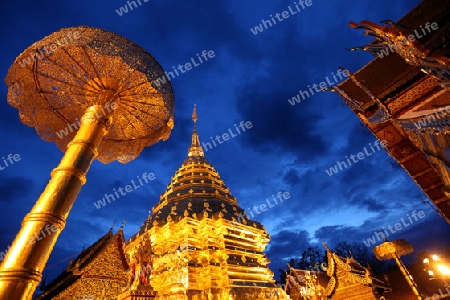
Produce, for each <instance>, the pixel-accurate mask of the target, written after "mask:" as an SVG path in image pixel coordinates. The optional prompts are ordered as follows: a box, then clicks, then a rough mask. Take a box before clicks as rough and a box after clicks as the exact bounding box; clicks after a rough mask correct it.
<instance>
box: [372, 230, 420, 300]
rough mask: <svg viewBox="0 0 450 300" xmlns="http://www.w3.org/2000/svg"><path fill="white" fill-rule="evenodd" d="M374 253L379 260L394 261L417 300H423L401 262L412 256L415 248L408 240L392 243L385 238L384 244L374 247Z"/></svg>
mask: <svg viewBox="0 0 450 300" xmlns="http://www.w3.org/2000/svg"><path fill="white" fill-rule="evenodd" d="M372 251H373V253H374V254H375V256H376V257H377V258H378V260H389V259H394V260H395V262H396V263H397V265H398V267H399V268H400V271H401V272H402V274H403V276H404V277H405V279H406V281H407V282H408V285H409V287H410V288H411V290H412V292H413V294H414V295H415V297H416V299H418V300H422V296H420V293H419V290H418V288H417V284H416V283H415V281H414V280H413V278H412V276H411V275H410V274H409V272H408V269H406V266H405V265H404V264H403V262H402V261H401V260H400V257H401V256H403V255H407V254H410V253H412V252H413V251H414V248H413V247H412V246H411V245H410V244H409V243H408V241H407V240H395V241H391V242H390V241H388V240H387V239H386V238H384V243H382V244H380V245H378V246H376V247H374V248H373V249H372Z"/></svg>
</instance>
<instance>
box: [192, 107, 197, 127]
mask: <svg viewBox="0 0 450 300" xmlns="http://www.w3.org/2000/svg"><path fill="white" fill-rule="evenodd" d="M197 120H198V118H197V104H194V111H193V112H192V121H194V126H195V123H197Z"/></svg>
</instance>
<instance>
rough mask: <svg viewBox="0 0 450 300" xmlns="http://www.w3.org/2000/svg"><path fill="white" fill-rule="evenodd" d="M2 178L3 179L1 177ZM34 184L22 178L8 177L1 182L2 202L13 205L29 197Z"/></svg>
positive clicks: (0, 193) (0, 199) (0, 200)
mask: <svg viewBox="0 0 450 300" xmlns="http://www.w3.org/2000/svg"><path fill="white" fill-rule="evenodd" d="M0 178H1V177H0ZM32 188H33V182H32V181H31V180H29V179H25V178H22V177H8V178H5V179H2V180H1V181H0V195H1V198H0V202H6V203H10V204H11V203H13V202H17V201H20V199H21V198H23V197H26V196H28V191H30V190H31V189H32Z"/></svg>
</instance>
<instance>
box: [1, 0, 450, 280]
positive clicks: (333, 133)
mask: <svg viewBox="0 0 450 300" xmlns="http://www.w3.org/2000/svg"><path fill="white" fill-rule="evenodd" d="M136 2H137V1H136ZM140 2H141V5H139V4H137V6H138V7H135V8H133V10H130V8H129V7H128V8H127V9H128V12H127V13H125V12H124V11H123V10H122V11H120V12H121V14H122V16H120V15H119V13H117V10H119V9H120V7H122V6H126V5H127V1H124V0H111V1H86V0H79V1H56V0H53V1H40V2H39V3H36V1H21V0H17V1H9V2H8V3H6V4H3V5H2V9H1V12H0V22H1V24H2V26H1V35H2V41H3V48H2V55H1V57H0V68H1V70H2V73H3V77H4V76H5V75H6V73H7V71H8V68H9V67H10V65H11V64H12V63H13V61H14V59H15V58H16V57H17V56H18V55H19V54H20V53H21V52H22V51H23V50H25V49H26V48H27V47H28V46H30V45H31V44H32V43H34V42H35V41H37V40H40V39H42V38H43V37H44V36H46V35H49V34H50V33H52V32H54V31H57V30H58V29H60V28H63V27H72V26H79V25H87V26H92V27H99V28H102V29H106V30H110V31H113V32H115V33H118V34H120V35H122V36H124V37H126V38H128V39H130V40H131V41H133V42H135V43H137V44H138V45H140V46H141V47H143V48H144V49H146V50H147V51H148V52H149V53H151V54H152V55H153V56H154V57H155V58H156V60H157V61H158V62H159V63H160V64H161V65H162V67H163V68H164V69H165V70H166V71H173V66H177V65H178V64H181V65H184V64H186V63H188V62H190V61H191V59H194V60H196V59H198V58H197V53H198V54H199V55H201V53H202V52H203V51H204V50H206V52H207V53H208V51H213V53H214V56H213V57H209V59H208V60H207V61H203V63H201V64H200V65H198V66H196V67H193V68H192V69H191V70H189V71H186V72H185V73H180V72H179V76H176V77H175V78H173V79H172V80H171V83H172V88H173V90H174V95H175V128H174V129H173V131H172V133H171V137H170V139H169V140H168V141H165V142H160V143H158V144H156V145H154V146H152V147H149V148H146V149H144V151H143V152H142V153H141V155H140V156H139V157H138V158H137V159H135V160H134V161H131V162H130V163H128V164H125V165H123V164H120V163H117V162H114V163H111V164H108V165H104V164H102V163H100V162H98V161H95V162H94V163H93V165H92V167H91V169H90V171H89V173H88V176H87V183H86V184H85V185H84V187H83V189H82V191H81V193H80V194H79V196H78V199H77V201H76V202H75V205H74V207H73V208H72V211H71V213H70V215H69V218H68V220H67V221H68V222H67V225H66V228H65V229H64V231H63V232H62V234H61V235H60V237H59V240H58V242H57V243H56V246H55V248H54V250H53V253H52V255H51V257H50V260H49V262H48V264H47V269H46V271H45V272H44V277H46V278H47V282H48V281H49V280H50V279H52V278H54V277H55V276H56V275H57V274H59V272H61V271H62V270H63V269H64V268H65V267H66V266H67V265H68V260H69V258H71V257H75V256H76V255H77V254H79V253H80V251H81V250H82V249H83V248H86V247H88V246H90V245H91V244H92V243H93V242H95V241H96V240H97V239H99V238H100V237H101V236H102V235H104V234H105V233H106V232H107V231H108V230H109V229H110V228H111V226H112V225H113V223H114V222H115V224H116V226H115V229H116V230H117V229H118V227H119V226H120V224H121V222H122V221H123V220H124V219H126V225H125V227H124V232H125V237H126V239H128V238H129V237H130V236H131V235H133V234H134V233H135V232H136V231H137V230H138V229H139V227H140V226H141V224H142V222H143V221H144V220H145V219H146V218H147V216H148V212H149V210H150V209H151V207H153V206H154V205H155V204H156V203H157V201H158V199H159V195H160V194H161V193H162V192H164V190H165V187H166V185H167V184H168V183H169V182H170V178H171V176H172V175H173V174H174V172H175V170H176V169H178V167H179V166H180V165H181V163H182V161H183V160H184V159H185V158H186V156H187V149H188V147H189V144H190V140H191V133H192V121H191V114H192V108H193V105H194V103H196V104H197V112H198V117H199V120H198V126H197V128H198V133H199V136H200V141H201V142H210V143H211V144H212V140H211V139H212V138H214V137H215V136H216V135H219V136H222V135H223V134H224V133H228V132H229V131H230V130H231V131H232V132H233V133H234V134H235V135H236V136H235V137H232V138H230V139H229V140H227V141H222V143H221V144H219V142H217V141H216V142H215V143H216V146H214V147H211V148H208V151H207V152H206V154H205V156H206V158H207V159H208V160H209V161H210V162H211V164H212V165H213V166H214V167H215V168H216V170H217V171H218V172H219V174H220V175H221V177H222V179H223V180H224V182H225V183H226V184H227V186H228V187H229V189H230V191H231V193H232V194H233V195H234V196H235V197H236V198H237V201H238V203H239V205H240V206H241V207H242V208H244V209H245V210H247V211H248V213H249V216H250V217H252V215H253V217H252V219H254V220H256V221H259V222H261V223H262V224H263V225H264V226H265V227H266V229H267V231H268V233H269V234H270V235H271V242H270V244H269V246H268V248H267V251H266V252H267V255H268V257H269V259H270V260H271V261H272V263H271V265H270V266H271V268H272V270H274V272H275V274H276V276H278V271H277V270H278V269H279V268H282V267H284V266H285V261H286V260H288V259H289V258H290V257H293V256H298V255H300V254H301V252H302V251H303V250H305V249H306V248H307V247H308V246H309V245H320V243H321V242H322V241H325V242H326V243H328V244H329V245H330V246H331V247H333V246H334V245H336V244H337V243H339V242H341V241H347V242H348V243H353V242H356V243H363V241H366V242H367V239H368V238H372V236H373V235H374V231H376V230H378V229H381V230H384V229H388V226H392V227H394V225H395V224H396V223H401V229H400V230H397V232H396V233H393V234H390V235H389V237H388V238H389V239H390V238H392V239H400V238H405V239H407V240H408V241H409V242H410V243H411V244H412V245H413V247H414V248H415V249H416V250H415V253H418V252H420V251H422V250H427V251H430V252H438V253H439V252H440V251H442V249H443V247H444V246H447V245H448V243H449V242H448V236H449V234H450V226H448V224H447V223H445V221H444V220H443V219H442V218H441V217H439V216H438V214H437V213H436V212H435V211H434V210H433V209H432V208H431V207H430V205H428V204H426V203H424V200H425V199H426V196H425V195H424V194H423V193H422V192H421V190H420V189H419V188H418V186H417V185H416V184H415V183H414V182H413V180H412V179H411V178H410V177H409V176H408V175H407V173H406V172H405V171H404V170H403V169H402V168H401V167H400V166H398V165H397V164H396V163H395V162H394V161H393V160H392V159H391V158H390V157H389V155H388V154H387V153H386V152H385V151H384V150H383V149H382V148H380V149H381V150H378V148H377V147H375V141H376V139H375V137H374V136H373V135H372V134H371V133H370V132H369V131H368V129H366V128H365V127H364V126H361V125H360V121H359V119H358V118H357V116H356V115H355V114H354V113H353V112H352V111H351V109H350V108H349V107H347V106H346V105H344V104H343V101H342V100H341V99H340V98H339V97H338V95H336V94H334V93H331V92H325V91H320V92H314V93H310V94H309V96H308V97H305V99H304V100H302V101H301V102H300V103H296V104H295V105H291V104H290V102H289V99H291V100H292V97H295V96H296V95H297V94H298V93H299V91H300V90H301V91H308V90H309V88H310V87H311V88H312V87H313V84H319V83H320V82H322V81H326V78H327V77H328V80H329V81H331V83H332V84H335V83H337V82H335V78H336V79H338V81H341V80H340V78H339V77H338V76H336V74H337V71H338V67H339V66H343V67H345V68H347V69H348V70H350V71H351V72H356V71H357V70H358V69H360V68H361V67H363V66H364V65H365V64H367V63H368V62H369V61H370V60H372V59H373V58H374V57H373V56H372V55H371V54H370V53H365V52H350V51H348V50H347V49H348V48H351V47H354V46H360V45H365V44H367V43H369V42H370V41H371V38H369V37H365V36H363V32H362V31H357V30H353V29H351V28H350V27H348V22H349V21H356V22H359V21H361V20H365V19H367V20H371V21H374V22H380V21H382V20H386V19H391V20H394V21H397V20H399V19H400V18H401V17H403V16H404V15H405V14H406V13H407V12H408V11H410V10H411V9H412V8H413V7H414V6H415V5H417V4H418V3H419V2H420V1H418V0H403V1H390V0H377V1H369V0H362V1H348V0H347V1H325V0H312V1H310V2H307V1H306V2H305V3H304V4H303V6H304V7H302V6H301V5H300V4H299V3H295V2H294V1H293V0H292V1H287V0H283V1H276V3H275V1H238V0H231V1H200V0H189V1H174V2H172V1H163V0H149V1H147V2H145V0H141V1H140ZM307 4H309V6H308V5H307ZM289 7H290V8H289ZM283 11H286V13H284V16H283V15H282V13H283ZM277 13H279V14H280V15H278V17H277V16H276V14H277ZM271 15H272V16H271ZM272 17H273V18H274V20H275V21H276V24H273V23H274V21H273V20H272V19H271V18H272ZM284 17H286V18H284ZM277 18H281V19H282V21H279V19H277ZM283 18H284V19H283ZM262 20H264V21H265V22H266V23H265V24H266V26H267V29H266V28H265V27H264V24H263V23H262ZM268 20H270V21H271V22H272V25H273V26H272V27H270V26H269V25H268ZM260 25H261V26H262V27H260V29H262V30H259V31H258V32H257V29H255V26H260ZM254 33H257V34H254ZM210 53H211V52H210ZM197 62H198V61H197ZM333 76H336V77H333ZM341 77H342V79H345V77H343V76H342V75H341ZM308 85H309V86H308ZM0 91H1V95H2V101H1V102H0V157H5V158H6V157H7V156H8V154H12V155H14V154H17V155H19V156H20V160H19V159H17V160H16V161H15V162H14V164H12V165H10V166H8V167H5V166H4V164H2V165H0V166H2V167H5V168H4V169H2V170H0V195H1V196H0V207H1V212H2V218H0V252H2V251H5V250H6V249H7V247H8V246H9V245H10V244H11V242H12V241H13V239H14V237H15V235H16V233H17V232H18V230H19V228H20V223H21V221H22V219H23V217H24V215H25V214H26V213H27V212H29V211H30V209H31V207H32V206H33V204H34V203H35V201H36V200H37V198H38V197H39V195H40V193H41V192H42V191H43V189H44V187H45V185H46V184H47V182H48V180H49V176H50V175H49V174H50V171H51V170H52V169H53V168H55V167H56V166H57V164H58V163H59V161H60V159H61V157H62V155H63V154H62V153H61V151H60V150H58V148H57V147H56V145H55V144H52V143H48V142H45V141H43V140H41V139H40V138H39V137H38V135H37V134H36V132H35V130H34V128H30V127H27V126H25V125H23V124H22V123H21V122H20V120H19V116H18V112H17V110H16V109H15V108H13V107H11V106H10V105H8V104H7V87H6V85H5V84H3V85H2V86H1V90H0ZM312 91H314V90H312ZM241 122H243V123H244V124H245V123H246V122H250V123H247V124H251V128H246V131H245V132H244V131H243V130H241V131H240V133H239V134H237V131H236V128H235V125H234V124H236V125H237V126H239V124H240V123H241ZM212 146H213V144H212ZM372 150H374V151H372ZM364 151H366V152H367V153H368V154H365V156H364V158H363V159H361V160H358V162H357V163H353V164H352V165H351V166H348V167H347V168H342V170H339V171H338V172H337V173H335V174H332V176H329V175H328V174H327V172H326V170H328V173H329V172H330V170H329V169H330V168H332V167H334V166H336V165H337V161H341V162H342V161H344V160H346V156H347V157H348V158H350V155H357V154H358V153H359V152H364ZM369 154H370V155H369ZM16 158H18V156H16ZM0 163H3V159H2V160H0ZM146 172H147V173H153V174H154V176H155V179H154V180H151V181H149V183H147V184H144V185H143V186H141V187H140V188H138V189H136V190H133V191H132V192H130V193H127V194H126V195H125V196H123V197H120V198H119V199H117V200H116V201H114V202H112V203H111V204H108V205H106V206H105V207H102V208H100V209H97V208H96V206H95V205H94V204H93V203H94V202H97V201H98V200H100V199H101V198H102V197H103V196H104V194H105V193H112V192H113V189H117V188H118V187H125V186H126V185H127V184H129V183H130V182H131V180H133V179H136V178H137V176H141V175H142V174H144V173H146ZM279 192H282V193H285V194H284V195H289V196H290V197H289V198H288V197H286V198H284V200H283V202H282V203H281V202H280V201H278V204H277V205H274V206H273V207H270V208H268V207H266V209H265V211H261V209H260V208H261V205H263V204H265V203H267V201H268V200H266V199H269V200H271V203H272V205H273V200H272V199H273V198H272V195H274V196H275V197H276V196H277V193H279ZM286 192H287V193H288V194H286ZM255 206H256V209H254V207H255ZM414 210H415V211H416V214H415V215H416V217H415V218H414V217H413V215H412V213H413V211H414ZM250 211H252V213H250ZM257 211H259V213H257ZM420 211H423V213H420V214H419V217H417V213H418V212H420ZM420 216H422V218H420ZM402 218H403V220H402ZM416 219H417V220H416ZM392 227H391V228H392ZM443 240H446V241H447V245H445V244H444V242H443ZM375 242H376V243H375V245H376V244H379V243H380V241H379V240H376V241H375ZM373 246H374V245H371V246H370V247H371V248H372V247H373ZM320 247H321V245H320ZM409 256H410V257H412V258H414V254H413V255H409ZM410 260H411V259H410Z"/></svg>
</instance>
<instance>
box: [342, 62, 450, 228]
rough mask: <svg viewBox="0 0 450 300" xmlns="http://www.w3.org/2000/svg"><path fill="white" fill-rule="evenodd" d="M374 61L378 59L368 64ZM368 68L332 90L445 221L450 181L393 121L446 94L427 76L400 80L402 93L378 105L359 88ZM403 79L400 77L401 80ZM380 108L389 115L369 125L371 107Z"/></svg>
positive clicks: (417, 140) (417, 142)
mask: <svg viewBox="0 0 450 300" xmlns="http://www.w3.org/2000/svg"><path fill="white" fill-rule="evenodd" d="M376 60H378V59H375V60H374V61H372V62H371V63H374V62H375V61H376ZM371 63H369V64H371ZM403 64H404V63H403ZM367 68H368V66H365V67H364V68H363V69H361V70H359V71H358V72H356V73H355V74H354V75H353V77H357V78H359V79H356V80H357V81H356V83H355V78H353V80H352V78H349V79H347V80H346V81H344V82H343V83H341V84H339V85H338V86H337V88H336V89H335V91H336V92H337V93H338V94H339V95H340V96H341V98H343V99H344V100H345V102H346V103H347V104H348V105H349V107H350V108H351V109H352V110H353V111H354V112H355V114H356V115H357V116H358V117H359V118H360V119H361V121H362V122H363V123H364V124H365V125H366V126H367V127H368V128H369V130H370V131H371V132H372V133H373V134H374V135H375V136H376V137H377V138H378V139H379V140H380V141H383V140H384V141H386V144H387V147H386V148H387V149H386V150H387V152H388V153H389V154H390V156H391V157H393V158H394V159H395V160H396V161H397V162H398V163H399V164H400V165H401V166H402V167H403V168H404V169H405V171H406V172H407V173H408V174H409V175H410V176H411V178H412V179H413V180H414V182H415V183H416V184H417V185H418V186H419V188H420V189H421V190H422V191H423V192H424V193H425V194H426V195H427V196H428V197H429V198H430V199H431V200H432V202H433V203H434V204H435V205H436V207H437V208H438V209H439V210H440V212H441V213H442V214H443V216H444V218H445V219H446V220H447V221H448V220H449V217H450V205H447V203H449V202H448V201H449V198H448V197H446V195H445V194H444V192H443V188H445V187H446V185H448V186H450V180H449V182H445V181H444V180H445V178H443V177H442V174H440V173H438V171H437V170H436V168H435V167H434V166H433V164H432V162H430V160H429V158H427V155H426V154H425V152H424V145H423V142H422V141H421V139H420V137H419V136H417V135H416V134H414V133H412V132H406V131H405V130H404V129H403V128H402V126H401V125H399V124H397V121H396V117H397V118H398V116H400V114H405V113H407V112H408V109H409V111H412V110H415V109H417V108H419V107H421V106H424V105H428V106H429V105H430V103H432V101H433V100H435V101H436V99H441V97H446V95H447V93H448V92H447V91H443V89H442V88H441V87H439V86H437V80H436V79H435V78H434V77H431V76H426V77H421V78H420V79H418V81H415V82H411V81H409V82H408V83H407V84H406V82H407V80H406V81H403V82H404V83H405V84H404V85H403V86H402V90H403V91H402V92H396V96H395V97H394V98H389V99H384V100H383V101H382V100H378V104H377V102H375V101H374V98H375V97H378V96H377V93H373V94H372V92H373V90H372V89H369V88H367V87H365V88H360V87H358V85H361V82H362V83H363V84H367V85H369V82H370V81H369V80H367V78H365V77H363V78H364V79H361V76H362V75H361V73H364V72H366V74H365V75H364V76H367V74H368V73H367ZM363 70H364V72H363ZM378 76H379V74H378ZM380 77H382V76H380ZM401 77H402V76H401ZM406 77H407V76H403V78H406ZM397 82H399V81H397ZM372 87H373V88H374V89H377V92H378V93H383V92H384V90H383V89H381V87H378V86H377V87H375V86H374V85H373V83H372ZM392 91H393V89H392ZM392 93H393V92H392ZM354 97H357V98H354ZM356 99H357V100H356ZM447 99H448V98H447ZM349 103H350V104H349ZM352 103H353V104H352ZM351 104H352V105H351ZM380 105H383V106H384V109H386V110H387V111H389V113H392V115H391V116H390V117H389V118H388V119H387V120H384V121H383V120H382V121H381V122H379V123H376V124H374V123H371V122H370V121H369V117H368V116H370V115H372V114H373V110H374V108H375V109H376V108H377V107H379V106H380ZM370 111H372V112H370ZM444 177H445V176H444Z"/></svg>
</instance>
